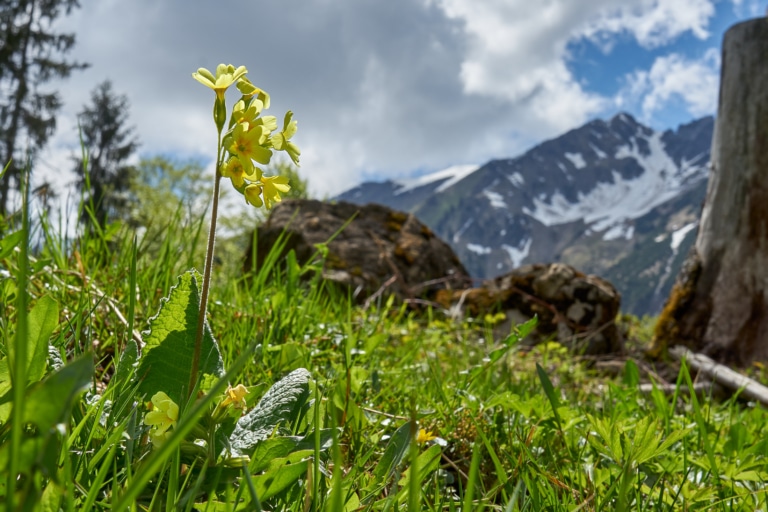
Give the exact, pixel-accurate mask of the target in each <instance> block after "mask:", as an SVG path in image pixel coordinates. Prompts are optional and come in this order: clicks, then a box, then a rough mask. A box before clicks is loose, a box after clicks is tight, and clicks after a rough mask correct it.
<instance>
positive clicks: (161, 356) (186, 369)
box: [136, 270, 224, 404]
mask: <svg viewBox="0 0 768 512" xmlns="http://www.w3.org/2000/svg"><path fill="white" fill-rule="evenodd" d="M200 280H201V276H200V274H198V273H197V272H195V271H194V270H190V271H189V272H185V273H184V274H182V275H181V276H180V277H179V282H178V284H177V285H176V286H174V287H173V288H171V293H170V295H169V296H168V298H167V299H163V300H162V301H161V304H160V310H159V311H158V313H157V315H155V316H154V317H152V318H151V319H150V320H149V329H150V331H149V333H148V334H147V335H146V336H144V341H145V342H146V345H145V346H144V354H143V357H142V358H141V363H140V365H139V369H138V370H137V372H136V375H137V376H138V378H139V379H141V384H140V385H139V393H142V394H144V396H145V397H151V396H152V395H154V394H155V393H157V392H158V391H164V392H165V393H166V394H167V395H168V396H169V397H170V398H171V399H172V400H173V401H174V402H176V403H177V404H179V403H181V402H182V401H183V398H184V397H185V396H186V392H187V391H188V387H189V377H190V373H191V371H192V355H193V353H194V349H195V332H196V330H197V319H198V315H199V313H198V310H199V308H200V294H199V291H198V283H199V282H200ZM200 373H207V374H211V375H216V376H217V377H221V376H222V375H223V374H224V363H223V362H222V360H221V354H220V353H219V347H218V345H217V344H216V341H215V340H214V339H213V336H212V335H211V330H210V328H209V327H208V323H207V322H206V324H205V335H204V336H203V346H202V351H201V352H200Z"/></svg>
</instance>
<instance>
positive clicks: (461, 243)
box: [338, 113, 714, 315]
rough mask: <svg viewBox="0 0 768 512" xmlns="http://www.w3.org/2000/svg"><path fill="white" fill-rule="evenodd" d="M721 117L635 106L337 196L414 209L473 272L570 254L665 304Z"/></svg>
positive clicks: (654, 304) (629, 303)
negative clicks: (664, 119)
mask: <svg viewBox="0 0 768 512" xmlns="http://www.w3.org/2000/svg"><path fill="white" fill-rule="evenodd" d="M713 127H714V119H713V118H712V117H705V118H702V119H699V120H696V121H693V122H691V123H688V124H685V125H682V126H680V127H678V128H677V129H676V130H667V131H664V132H658V131H654V130H652V129H651V128H648V127H646V126H643V125H642V124H640V123H638V122H637V121H636V120H635V119H634V118H632V117H631V116H630V115H628V114H624V113H622V114H618V115H616V116H614V117H613V118H612V119H610V120H608V121H604V120H594V121H591V122H589V123H587V124H585V125H584V126H582V127H580V128H577V129H574V130H571V131H569V132H567V133H565V134H564V135H562V136H560V137H557V138H555V139H552V140H549V141H546V142H543V143H542V144H539V145H537V146H535V147H534V148H532V149H530V150H529V151H527V152H525V153H524V154H522V155H520V156H518V157H515V158H506V159H499V160H492V161H490V162H488V163H486V164H484V165H482V166H469V165H464V166H455V167H451V168H449V169H446V170H443V171H440V172H437V173H433V174H429V175H426V176H421V177H419V178H415V179H409V180H399V181H387V182H383V183H363V184H362V185H359V186H358V187H355V188H353V189H351V190H349V191H347V192H344V193H343V194H341V195H340V196H338V199H341V200H346V201H350V202H355V203H358V204H365V203H369V202H376V203H381V204H384V205H387V206H390V207H392V208H396V209H399V210H403V211H407V212H411V213H414V214H415V215H416V216H417V217H418V218H419V219H421V220H422V221H423V222H424V223H425V224H426V225H428V226H429V227H430V228H431V229H432V230H433V231H434V232H435V233H436V234H438V235H439V236H441V237H442V238H443V239H444V240H446V241H447V242H448V243H449V244H450V245H451V246H452V248H453V249H454V251H455V252H456V254H457V255H458V256H459V258H460V259H461V261H462V262H463V264H464V265H465V267H466V268H467V270H468V271H469V272H470V274H471V275H472V276H473V277H476V278H479V279H487V278H492V277H495V276H497V275H500V274H502V273H505V272H508V271H509V270H511V269H512V268H516V267H519V266H520V265H522V264H524V263H539V262H562V263H567V264H570V265H573V266H575V267H576V268H579V269H580V270H583V271H584V272H587V273H592V274H597V275H600V276H602V277H604V278H606V279H608V280H609V281H611V282H612V283H614V285H615V286H616V287H617V288H618V290H619V291H620V292H621V294H622V296H623V301H622V303H623V306H622V309H623V310H624V311H627V312H631V313H634V314H638V315H643V314H656V313H658V311H659V310H660V309H661V307H662V305H663V303H664V300H665V299H666V296H667V294H668V291H669V289H670V287H671V285H672V281H673V280H674V276H675V275H676V274H677V270H678V269H679V267H680V265H681V264H682V260H683V258H684V256H685V254H686V253H687V251H688V248H689V247H690V245H691V244H692V243H693V241H694V239H695V233H696V229H695V228H696V226H697V225H698V216H699V213H700V210H701V204H702V202H703V200H704V196H705V193H706V182H707V175H708V163H709V147H710V144H711V140H712V131H713Z"/></svg>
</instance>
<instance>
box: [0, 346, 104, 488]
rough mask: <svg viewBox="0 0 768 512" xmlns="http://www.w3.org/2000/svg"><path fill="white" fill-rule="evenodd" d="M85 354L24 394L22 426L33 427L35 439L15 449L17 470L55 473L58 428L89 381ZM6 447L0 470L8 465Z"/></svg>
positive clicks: (90, 372) (88, 360) (89, 362)
mask: <svg viewBox="0 0 768 512" xmlns="http://www.w3.org/2000/svg"><path fill="white" fill-rule="evenodd" d="M92 357H93V356H92V355H91V354H86V355H84V356H83V357H81V358H80V359H76V360H75V361H73V362H71V363H70V364H68V365H66V366H64V367H63V368H62V369H61V370H59V371H56V372H54V373H52V374H50V375H49V376H48V377H47V378H46V379H45V380H43V381H42V382H40V383H38V384H36V385H35V386H33V387H31V388H30V389H29V390H27V396H26V404H25V408H24V419H23V423H31V424H33V425H35V426H36V427H37V431H36V434H35V435H29V436H26V437H25V438H24V439H23V442H22V445H21V447H20V449H19V465H18V470H19V471H20V472H21V473H25V472H27V471H29V469H30V468H31V467H32V465H35V464H36V465H38V466H42V467H43V468H45V470H46V472H47V474H49V475H56V474H57V471H58V457H59V453H60V449H59V448H58V446H56V445H58V444H59V441H60V439H59V437H60V435H61V432H60V431H59V428H58V425H60V424H64V425H67V424H69V418H70V413H71V409H72V403H73V402H74V400H75V398H76V397H77V395H79V394H80V393H82V392H83V391H85V389H87V388H88V386H89V385H90V384H91V378H92V377H93V360H92ZM8 452H9V445H8V443H6V444H4V445H3V446H2V448H0V467H6V464H7V463H8V455H9V453H8Z"/></svg>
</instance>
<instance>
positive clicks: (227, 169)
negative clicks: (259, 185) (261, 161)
mask: <svg viewBox="0 0 768 512" xmlns="http://www.w3.org/2000/svg"><path fill="white" fill-rule="evenodd" d="M251 168H252V169H251V172H252V173H251V174H247V173H246V172H245V169H244V168H243V163H242V161H241V160H240V159H239V158H238V157H236V156H232V157H230V158H229V160H227V162H226V163H225V164H224V165H222V166H221V169H220V172H221V175H222V177H224V178H229V179H230V180H231V181H232V185H233V186H234V187H235V188H236V189H237V190H242V189H243V187H244V186H245V185H246V182H245V180H248V181H258V180H259V179H260V178H261V169H259V168H258V167H254V166H253V164H251Z"/></svg>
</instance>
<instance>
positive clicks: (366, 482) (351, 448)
mask: <svg viewBox="0 0 768 512" xmlns="http://www.w3.org/2000/svg"><path fill="white" fill-rule="evenodd" d="M168 222H169V224H168V226H167V228H166V229H165V230H164V231H162V233H161V235H162V236H158V237H156V238H155V239H153V240H148V239H142V238H141V237H137V236H136V233H135V232H133V231H132V230H130V229H128V228H126V227H124V226H120V225H117V224H115V225H110V226H108V227H107V228H105V229H104V230H101V231H98V230H97V231H90V232H83V233H82V234H81V235H80V236H79V237H78V238H77V239H75V240H67V239H65V238H64V237H63V235H61V231H60V230H59V229H58V228H57V227H55V226H50V225H49V224H47V223H46V221H45V219H44V218H43V220H42V221H41V222H39V223H36V224H33V225H32V226H31V227H29V237H27V236H26V235H24V233H22V235H23V236H22V235H19V234H18V233H20V231H13V232H10V234H7V235H6V236H5V238H3V240H2V241H0V269H2V274H1V275H0V337H1V339H2V343H3V346H2V351H3V353H2V359H1V360H0V363H2V364H5V365H6V366H7V365H8V364H9V359H8V354H9V351H10V350H11V349H10V348H9V347H10V346H11V343H13V340H16V339H17V337H21V338H24V337H28V336H29V333H28V332H27V329H26V326H27V325H28V324H27V311H28V310H32V308H33V307H34V306H35V305H36V304H38V303H40V302H41V301H46V300H48V299H43V297H48V298H50V299H53V300H54V301H55V303H56V304H57V305H58V318H57V319H55V320H56V324H55V325H56V327H55V328H54V329H53V331H52V335H51V336H50V339H49V342H50V345H51V346H52V347H54V348H55V352H56V353H57V354H58V355H59V356H60V357H61V359H62V360H64V361H67V362H68V364H69V365H73V366H74V365H77V364H81V365H82V364H84V363H77V361H80V360H81V359H78V358H82V357H83V356H85V358H86V359H87V360H88V362H90V361H92V363H93V367H94V369H93V375H92V376H91V378H90V379H89V382H87V386H86V387H87V391H86V392H85V393H83V394H80V395H78V396H76V397H74V398H73V402H72V407H71V413H69V414H67V416H66V417H63V418H61V421H60V422H56V432H55V433H54V434H52V435H51V436H49V437H48V438H46V439H48V440H49V441H50V442H48V443H47V444H40V445H34V446H35V447H36V449H37V450H38V451H37V452H36V454H35V456H34V457H32V458H31V459H29V460H32V461H33V462H32V463H30V464H31V465H30V468H29V469H28V470H27V471H26V472H25V473H23V474H22V476H21V477H20V478H15V477H12V476H10V475H11V473H9V471H11V469H18V468H19V467H20V466H19V464H22V462H23V460H26V459H23V454H22V456H19V455H18V453H17V454H16V455H13V450H10V448H9V446H10V444H11V443H14V442H16V443H18V442H19V440H20V439H24V438H25V436H32V435H38V436H39V435H40V433H39V432H31V431H30V428H31V427H30V426H29V425H25V424H24V422H23V421H21V420H17V419H16V416H13V417H12V418H11V419H10V420H9V421H8V422H6V423H4V424H2V425H1V426H0V443H1V444H0V447H1V448H0V458H2V460H3V462H2V466H0V467H2V468H3V471H4V475H3V478H0V481H2V484H1V485H2V487H1V491H2V493H3V495H6V496H7V495H9V494H11V495H13V496H14V497H15V504H16V506H17V507H19V510H25V509H26V510H38V509H39V510H67V511H69V510H136V511H138V510H158V511H159V510H165V511H170V510H188V511H191V510H200V511H204V510H208V511H230V510H232V511H234V510H265V511H267V510H270V511H278V510H289V511H333V512H335V511H358V510H359V511H392V512H394V511H404V510H411V511H413V510H425V511H459V510H461V511H470V510H473V511H475V510H476V511H480V510H486V511H505V512H509V511H539V510H549V511H578V510H585V511H588V510H648V511H668V510H715V511H732V510H745V511H746V510H750V511H754V510H768V503H767V502H768V499H767V497H766V492H765V489H766V483H767V482H768V464H767V462H768V459H766V456H767V455H768V435H766V430H767V429H768V415H767V414H766V411H765V410H764V409H763V408H762V407H760V406H757V405H755V404H752V403H745V402H740V401H738V400H737V399H735V398H733V399H729V400H725V401H716V400H713V399H710V398H708V397H699V398H697V397H696V395H695V394H690V393H687V392H686V391H687V390H689V389H691V388H692V384H693V383H692V378H691V376H690V375H689V373H688V372H687V370H686V369H685V366H683V367H682V368H681V369H680V371H679V373H678V374H677V380H676V391H675V393H674V394H672V395H665V394H664V393H662V392H661V391H660V390H658V389H655V390H654V391H652V392H650V393H643V392H641V391H640V390H639V383H640V381H641V380H645V381H647V375H646V373H645V372H644V371H643V370H642V368H645V367H646V366H645V365H644V364H637V363H636V362H634V361H633V360H632V359H631V358H629V359H626V358H625V359H622V360H621V363H620V365H619V367H618V372H613V373H612V374H608V373H606V372H601V371H599V370H598V369H597V367H596V366H595V361H594V360H590V359H587V358H583V357H578V356H575V355H573V354H570V353H568V351H567V350H565V349H564V348H563V347H562V346H561V345H559V344H557V343H556V342H554V341H553V342H551V343H546V344H542V345H539V346H537V347H533V348H530V347H524V346H523V345H522V344H521V342H520V340H521V337H523V336H524V335H525V332H527V330H529V329H530V328H532V324H527V325H523V326H518V327H517V328H515V329H513V330H512V331H511V332H510V333H509V336H508V337H507V338H506V339H505V340H502V341H494V340H493V336H492V328H493V325H492V322H493V321H495V319H493V318H488V319H465V320H464V321H461V322H457V321H454V320H451V319H449V318H448V317H447V316H446V315H445V314H444V312H443V311H440V310H437V309H434V310H427V311H420V312H414V311H411V310H409V309H407V308H406V307H403V306H399V305H397V304H395V303H394V302H393V301H392V300H387V299H386V298H384V299H382V300H381V301H379V302H378V303H377V304H374V305H373V306H372V307H371V308H369V309H366V310H363V309H361V308H359V307H357V306H354V305H353V304H352V303H351V301H350V300H349V298H348V297H346V296H345V295H343V294H342V293H339V292H338V291H337V290H334V289H327V288H326V287H325V286H324V285H323V283H322V282H321V281H320V280H319V279H318V278H317V273H316V270H317V267H316V266H313V265H305V266H300V265H298V264H297V263H296V262H295V261H293V260H291V259H290V258H289V259H288V262H287V265H284V266H282V267H280V268H282V269H283V270H281V269H279V268H278V265H277V263H280V262H277V261H275V259H274V258H272V260H271V264H270V265H267V266H266V267H265V268H264V269H262V270H260V271H259V272H258V273H256V274H252V275H243V274H242V273H241V271H240V267H241V261H240V256H239V253H238V251H237V250H232V249H231V250H228V251H225V252H223V253H220V254H219V258H220V261H221V263H220V264H219V265H218V266H217V268H215V269H214V283H213V287H212V291H211V299H210V309H209V322H210V325H211V330H212V332H213V335H214V337H215V339H216V340H217V341H218V343H219V346H220V349H221V353H222V357H223V359H224V362H225V366H226V367H227V368H233V367H234V368H235V369H236V368H237V367H238V366H241V368H242V369H241V370H240V371H239V373H237V374H234V375H233V377H232V378H231V379H230V383H231V384H232V385H235V384H238V383H242V384H245V385H246V386H247V387H248V389H249V394H248V399H247V401H248V406H249V407H252V406H254V405H255V403H256V402H257V401H258V400H259V398H260V397H261V396H263V395H264V393H265V392H266V391H267V390H268V389H269V388H270V387H271V386H272V385H273V384H274V383H275V382H277V381H278V380H279V379H281V378H282V377H284V376H285V375H287V374H288V373H289V372H291V371H293V370H296V369H298V368H306V369H308V370H309V372H310V374H311V378H312V384H311V391H310V399H309V401H308V402H307V406H306V410H305V411H304V413H303V414H302V416H301V418H299V419H297V420H296V421H295V422H293V423H292V424H289V425H284V428H285V429H288V430H290V431H291V432H292V433H293V434H295V436H297V438H299V437H301V438H303V439H304V442H305V444H306V446H305V449H303V450H296V451H294V452H292V453H291V454H290V455H285V454H282V455H279V456H278V455H275V456H272V455H270V454H271V453H278V452H279V439H277V438H275V439H273V440H266V441H263V442H262V443H261V444H260V445H259V446H258V447H257V448H256V450H257V452H258V453H259V454H260V455H259V456H257V455H256V454H254V455H253V456H252V457H251V462H250V463H247V466H246V467H239V468H237V467H235V468H231V469H229V470H225V469H222V468H221V467H220V466H217V467H216V470H215V471H214V470H213V469H211V468H208V470H207V471H206V468H201V467H199V465H196V463H195V462H190V461H194V459H190V458H189V457H188V456H187V455H186V454H185V453H184V450H183V449H181V448H180V445H179V443H178V442H173V443H170V444H169V445H167V446H165V447H164V450H163V451H157V450H155V449H153V448H152V445H151V443H149V442H148V441H147V439H146V436H144V437H141V436H139V437H136V436H135V435H132V434H131V433H132V432H136V431H137V428H139V427H140V425H141V420H142V414H143V413H144V412H146V408H145V407H144V406H143V404H144V403H145V402H147V401H148V397H146V396H145V397H142V396H138V394H137V393H136V388H135V386H134V387H133V388H130V387H129V388H126V387H119V386H120V384H119V382H123V381H121V380H120V379H121V377H120V376H119V373H120V372H119V371H116V365H117V361H119V360H120V357H121V355H122V353H123V351H124V350H126V347H127V345H128V342H129V340H130V339H131V338H134V339H135V338H137V337H138V336H140V335H141V334H140V333H141V332H142V331H144V330H146V328H147V322H148V319H149V318H150V317H152V316H153V315H155V314H156V313H157V311H158V308H159V306H160V303H161V300H162V298H163V297H165V296H166V295H167V294H168V291H169V289H170V288H171V286H173V285H174V284H175V283H176V281H177V277H178V276H179V275H180V274H182V273H183V272H185V271H186V270H188V269H190V268H193V267H197V268H198V269H200V268H201V266H202V262H203V257H204V255H203V251H204V246H205V239H204V238H205V235H204V233H205V229H204V225H203V224H204V221H202V220H199V221H197V222H192V223H185V222H184V221H182V219H181V217H180V216H177V217H176V218H172V219H169V221H168ZM22 231H23V230H22ZM27 239H29V240H32V241H33V242H28V241H27ZM27 253H28V254H29V256H28V257H27ZM285 267H287V269H285ZM30 314H33V313H30ZM29 325H33V324H31V323H30V324H29ZM647 326H648V322H647V321H646V322H645V324H643V323H638V322H637V321H634V323H633V324H632V325H631V333H638V335H639V336H641V338H642V337H643V336H646V335H647V332H648V328H647ZM134 331H135V333H136V334H134ZM25 339H26V338H25ZM642 341H644V340H643V339H640V340H639V341H638V340H634V343H635V344H639V343H640V342H642ZM3 361H4V362H3ZM73 361H74V363H73ZM236 362H237V364H236ZM52 366H53V365H50V364H49V366H48V368H47V369H46V373H47V374H51V372H52ZM7 373H8V372H7V371H6V376H7ZM6 380H7V379H6ZM2 384H3V383H2V382H0V385H2ZM31 385H32V386H35V385H36V384H34V383H32V384H31ZM3 393H5V394H4V395H3V397H2V401H1V403H0V408H2V407H6V408H8V407H10V406H11V405H12V404H13V403H14V400H19V399H23V397H24V396H25V395H24V390H23V389H22V390H20V391H18V390H17V387H15V386H14V387H10V385H9V384H8V383H6V385H5V386H4V387H3ZM20 397H21V398H20ZM118 404H122V406H123V407H125V408H126V411H129V412H127V413H125V414H122V415H118V414H117V413H115V408H116V407H117V406H118ZM26 407H27V408H28V409H29V408H32V409H34V408H36V407H40V408H41V409H42V408H44V405H42V404H37V403H36V402H35V401H34V400H30V401H29V402H28V403H27V404H26ZM131 411H132V412H131ZM187 412H188V411H187ZM193 412H194V411H193ZM113 414H114V416H113ZM189 414H192V413H191V412H190V413H189ZM115 417H116V418H120V420H119V421H112V418H115ZM137 425H138V426H139V427H137ZM193 427H194V425H192V426H190V428H193ZM321 429H326V430H324V431H325V432H330V433H331V434H330V437H329V438H328V439H325V438H321V437H322V436H321V435H320V432H321ZM421 430H423V432H420V431H421ZM139 431H140V428H139ZM432 437H434V438H433V439H430V438H432ZM179 442H180V441H179ZM259 450H261V451H259ZM270 450H275V451H274V452H271V451H270ZM155 452H156V453H155ZM262 452H263V453H262ZM9 454H10V455H9ZM19 457H22V458H19ZM150 469H152V471H150ZM14 474H15V472H14ZM10 488H13V491H12V492H10V493H9V489H10ZM6 502H7V503H11V502H10V501H6Z"/></svg>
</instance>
